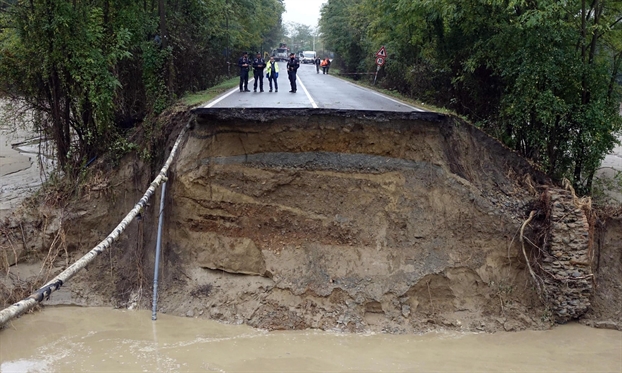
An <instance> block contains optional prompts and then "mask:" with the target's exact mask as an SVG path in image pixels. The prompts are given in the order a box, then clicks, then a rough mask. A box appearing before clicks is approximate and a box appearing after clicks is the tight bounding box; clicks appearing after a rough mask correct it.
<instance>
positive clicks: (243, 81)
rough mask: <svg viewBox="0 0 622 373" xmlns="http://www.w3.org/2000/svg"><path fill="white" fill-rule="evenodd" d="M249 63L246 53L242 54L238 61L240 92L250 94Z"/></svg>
mask: <svg viewBox="0 0 622 373" xmlns="http://www.w3.org/2000/svg"><path fill="white" fill-rule="evenodd" d="M250 63H251V61H250V60H249V59H248V53H246V52H244V53H243V54H242V57H240V59H239V60H238V66H239V67H240V92H250V90H249V89H248V70H249V68H250Z"/></svg>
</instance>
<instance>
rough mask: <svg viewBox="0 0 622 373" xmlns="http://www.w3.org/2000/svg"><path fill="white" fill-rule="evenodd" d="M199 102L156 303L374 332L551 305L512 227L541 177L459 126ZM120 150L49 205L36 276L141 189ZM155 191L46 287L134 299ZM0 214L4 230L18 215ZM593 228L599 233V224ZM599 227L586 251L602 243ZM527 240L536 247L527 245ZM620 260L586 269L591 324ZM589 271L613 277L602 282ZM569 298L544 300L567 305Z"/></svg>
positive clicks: (484, 320)
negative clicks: (90, 181) (51, 251)
mask: <svg viewBox="0 0 622 373" xmlns="http://www.w3.org/2000/svg"><path fill="white" fill-rule="evenodd" d="M196 114H197V121H196V123H195V125H194V128H193V129H192V131H191V132H190V135H189V137H188V139H187V140H186V141H185V143H184V145H183V147H182V150H181V152H180V154H179V155H178V158H177V161H176V163H175V165H174V167H173V168H172V169H171V173H170V180H169V189H168V192H167V201H166V212H165V214H166V219H165V220H166V224H165V226H166V229H165V233H164V238H163V242H164V252H163V255H164V257H163V261H162V277H161V283H160V289H161V290H162V293H161V294H160V297H159V299H160V303H159V305H160V309H161V310H162V311H163V312H168V313H173V314H177V315H185V316H189V317H205V318H213V319H218V320H222V321H225V322H236V323H248V324H250V325H253V326H257V327H262V328H268V329H301V328H322V329H340V330H348V331H364V330H373V331H380V330H382V331H389V332H413V331H415V332H418V331H425V330H430V329H435V328H456V329H463V330H486V331H496V330H519V329H525V328H542V327H547V326H548V325H550V323H551V322H552V321H553V320H554V319H555V318H556V316H555V315H553V313H552V312H553V311H552V309H553V308H552V307H551V304H552V303H551V302H550V301H551V299H548V300H547V299H544V301H543V300H542V299H541V297H540V296H539V295H538V292H537V290H536V285H535V283H534V281H533V279H532V277H531V275H530V273H529V271H528V268H527V265H526V263H527V262H526V261H525V259H524V254H523V250H522V246H521V243H520V240H519V230H520V228H521V225H522V223H523V222H524V221H525V220H526V219H527V217H528V215H529V212H530V211H531V210H533V209H536V210H537V209H538V206H540V205H541V203H540V202H539V200H540V195H542V194H543V193H545V188H541V187H542V186H543V185H545V184H547V183H548V181H547V180H546V178H544V177H543V176H542V175H541V174H540V173H539V172H537V171H536V170H534V169H533V168H532V167H531V166H530V165H529V164H528V163H527V162H526V161H525V160H523V159H521V158H520V157H518V156H517V155H516V154H514V153H512V152H511V151H509V150H507V149H506V148H504V147H503V146H502V145H500V144H499V143H498V142H497V141H495V140H493V139H491V138H490V137H488V136H486V135H485V134H483V133H482V132H481V131H479V130H477V129H475V128H474V127H472V126H470V125H468V124H465V123H463V122H461V121H460V120H457V119H455V118H451V117H446V116H442V115H438V114H431V113H425V114H417V113H413V114H397V113H371V112H344V111H322V110H314V111H309V110H290V111H283V110H278V111H277V110H257V111H254V110H241V111H232V110H214V109H212V110H206V111H198V112H196ZM180 118H181V117H180ZM183 118H184V120H185V119H186V117H183ZM184 124H185V123H184ZM172 141H174V138H173V137H170V138H169V142H172ZM132 164H133V163H132V162H128V163H127V164H126V166H125V167H123V168H122V169H123V170H124V171H122V172H120V173H119V174H118V175H117V176H115V177H114V178H113V179H110V180H108V181H107V188H105V192H100V193H98V194H97V195H90V198H91V199H89V200H88V201H89V203H88V204H86V205H85V206H84V207H82V208H81V209H80V210H78V209H77V208H76V207H73V208H70V209H69V210H70V211H72V213H71V214H70V215H65V216H63V217H62V218H60V221H62V224H63V225H62V226H63V227H64V228H65V230H64V231H63V232H64V233H63V237H64V238H63V239H64V242H66V243H67V245H66V247H67V249H68V250H67V253H66V254H64V253H60V254H59V257H58V258H57V260H56V261H54V263H56V264H54V265H52V266H50V268H52V271H51V273H53V272H54V271H58V270H60V269H61V268H62V267H64V264H63V263H65V262H66V261H68V260H67V259H68V258H67V257H66V256H67V255H68V256H70V257H71V258H70V259H74V258H75V257H77V256H78V254H79V253H82V252H84V251H85V250H87V249H89V248H90V246H88V245H93V244H95V243H97V242H98V240H99V239H101V238H103V237H104V236H105V234H107V232H108V231H109V230H110V229H111V228H112V227H113V226H114V225H116V223H117V222H118V221H119V220H120V219H121V217H122V215H123V214H124V212H126V211H128V210H129V209H130V208H131V206H132V205H133V202H134V201H136V200H137V199H138V196H139V195H140V194H141V192H142V190H144V189H145V186H146V185H147V180H148V179H149V172H148V171H145V168H141V167H139V165H136V164H134V165H133V166H130V165H132ZM128 181H132V182H128ZM111 202H112V203H111ZM158 203H159V201H157V199H156V200H155V201H153V202H152V203H151V206H152V207H151V208H150V209H148V211H146V212H145V214H144V216H143V219H142V220H140V221H136V222H134V223H132V225H131V226H130V227H129V229H128V231H127V232H126V236H125V237H124V239H123V240H122V242H120V243H119V244H118V245H115V248H114V249H113V250H112V251H111V252H110V253H108V254H105V255H103V256H102V257H101V258H99V259H98V260H97V263H95V264H94V265H93V266H91V267H89V269H88V270H87V271H85V272H83V273H82V274H81V275H80V278H78V279H76V280H75V281H73V282H72V283H70V284H67V285H66V286H65V287H64V291H63V292H62V293H61V294H59V296H57V295H56V294H55V295H53V299H52V301H53V302H56V303H76V304H86V305H92V304H110V303H113V304H115V305H119V306H137V305H138V306H147V307H148V305H149V303H150V300H151V294H150V291H151V290H150V289H151V281H152V271H153V249H154V247H155V232H156V228H157V216H156V215H157V211H156V208H155V206H158ZM91 205H92V206H91ZM573 210H574V209H573ZM540 220H542V221H544V218H542V219H540ZM15 221H16V220H15ZM573 222H574V220H573ZM59 224H61V223H59ZM571 224H574V223H571ZM10 225H11V226H12V228H11V229H12V230H9V231H10V232H13V233H11V234H14V233H15V232H16V230H17V227H18V226H19V225H16V223H14V222H13V223H11V224H10ZM531 226H533V227H542V226H543V224H539V225H538V224H535V223H534V224H532V225H530V226H529V227H527V229H526V236H527V237H529V238H530V240H531V241H532V242H534V243H540V242H544V241H546V237H547V236H546V235H545V234H543V232H541V231H539V230H535V231H533V230H531V229H530V227H531ZM573 227H574V225H573ZM608 227H609V228H607V229H605V230H604V231H603V232H605V231H606V232H609V233H603V234H604V236H605V237H613V236H607V234H609V235H611V234H614V233H612V232H614V231H616V230H615V227H614V226H608ZM612 227H613V228H612ZM566 228H567V227H566ZM566 228H564V229H565V230H567V229H566ZM572 229H574V228H571V230H572ZM48 230H49V229H46V230H44V231H45V232H47V231H48ZM58 231H59V230H57V231H56V232H58ZM34 232H35V230H34V229H33V232H32V236H33V237H34V236H36V234H34ZM54 232H55V231H54V230H53V229H52V230H50V232H48V233H47V234H48V238H47V240H48V241H51V240H52V239H53V237H54V234H55V233H54ZM616 232H617V231H616ZM614 235H615V234H614ZM25 236H27V237H30V236H29V235H28V234H26V235H25ZM11 237H13V236H11ZM15 237H16V236H15ZM15 237H14V238H15ZM555 237H558V236H555ZM556 239H557V240H558V241H559V242H562V241H564V240H566V239H567V238H566V236H564V235H563V234H562V236H559V237H558V238H556ZM14 241H15V242H14ZM16 241H19V240H16V239H13V240H12V241H11V242H13V243H12V245H13V246H12V247H13V248H15V247H19V246H20V245H19V243H16ZM22 241H24V243H26V245H28V242H30V241H29V240H28V238H25V239H24V240H22ZM27 241H28V242H27ZM614 241H615V240H613V239H610V241H607V242H608V243H603V245H602V246H603V247H604V248H602V249H601V251H594V250H592V253H594V252H597V253H598V252H600V253H609V254H606V255H616V254H615V252H616V251H615V249H613V248H611V245H612V244H614ZM603 242H604V241H603ZM47 244H49V242H47V241H46V242H40V243H37V245H38V246H41V247H46V245H47ZM37 245H35V246H37ZM528 246H529V245H528ZM540 250H548V249H547V246H546V245H543V246H542V249H540ZM556 250H557V249H556ZM18 251H19V250H18ZM5 252H9V253H10V251H6V250H5ZM24 252H25V253H28V252H30V253H33V252H36V250H35V249H34V248H31V249H27V250H25V251H24ZM618 252H619V250H618ZM525 253H526V254H528V256H529V257H530V258H531V259H532V260H533V262H534V263H537V262H538V260H539V259H538V258H539V256H540V255H539V254H538V249H535V248H534V247H528V248H527V250H526V252H525ZM586 253H587V251H586ZM586 253H581V255H583V256H587V255H588V254H586ZM590 255H592V254H590ZM35 256H36V255H30V256H29V255H25V254H24V255H23V257H24V258H28V257H35ZM39 256H40V255H39ZM560 257H562V259H563V256H560ZM572 258H574V257H572ZM590 258H591V256H590ZM18 259H19V258H18ZM39 259H41V258H39ZM558 259H559V258H558ZM559 260H561V259H559ZM571 260H573V259H568V260H567V262H569V263H570V262H571ZM590 260H591V259H590ZM18 261H19V260H18ZM555 262H556V261H555V260H551V261H549V263H552V264H551V265H554V264H555ZM59 263H60V264H59ZM564 263H566V262H564ZM599 263H600V262H599ZM20 265H26V264H17V265H14V266H13V267H12V268H15V269H17V268H18V267H19V266H20ZM564 265H565V264H564ZM588 267H589V266H588ZM534 268H535V269H536V271H537V267H535V266H534ZM589 268H591V267H589ZM589 268H588V269H589ZM620 268H622V266H621V265H620V262H619V261H618V265H617V266H616V265H615V264H613V263H611V264H610V263H609V262H607V265H603V264H600V265H599V266H597V267H596V271H595V273H596V274H597V278H596V283H597V284H598V286H597V287H596V290H595V295H594V297H593V298H594V299H595V300H594V301H593V303H592V308H591V311H589V313H588V315H589V316H588V317H590V318H591V319H593V320H595V321H594V322H601V321H603V320H613V318H615V312H614V311H613V308H614V306H613V305H612V304H611V303H610V301H609V299H611V297H612V296H613V298H614V299H619V298H620V287H619V281H620V278H622V276H620V274H619V271H620ZM588 269H586V270H585V271H582V272H581V273H580V274H581V276H582V277H585V276H587V277H590V276H591V271H590V270H588ZM564 270H565V272H564V273H569V274H568V277H572V273H573V272H572V271H569V270H568V269H567V268H564ZM616 270H617V271H618V272H615V271H616ZM599 276H604V277H602V278H606V279H607V280H603V281H608V282H607V284H612V287H611V288H610V287H608V286H607V287H606V288H607V290H606V291H605V290H604V289H603V288H602V285H603V283H602V282H601V283H599ZM14 277H15V276H14ZM557 280H559V281H562V282H563V283H565V284H568V281H566V280H567V279H557ZM564 281H565V282H564ZM616 281H617V282H616ZM572 283H574V282H572ZM614 285H615V286H618V287H617V288H616V287H615V286H614ZM573 286H574V285H573ZM599 286H600V287H599ZM588 291H591V287H590V288H589V289H588ZM607 291H613V292H616V293H615V294H617V295H611V294H608V293H607ZM579 292H583V290H580V291H579ZM583 294H587V295H590V294H591V293H589V292H587V293H586V292H583ZM560 297H563V295H560ZM615 297H617V298H615ZM544 298H546V297H544ZM575 301H576V300H575V299H569V300H565V299H562V298H559V299H558V300H557V303H554V304H555V305H556V307H558V308H563V309H565V310H567V309H570V308H572V307H573V305H572V304H571V303H572V302H575ZM577 302H578V303H581V305H585V301H583V300H580V301H577ZM618 304H619V303H618ZM582 312H584V311H582ZM617 317H618V319H619V314H618V316H617ZM612 322H613V323H614V324H615V323H616V321H615V320H613V321H612Z"/></svg>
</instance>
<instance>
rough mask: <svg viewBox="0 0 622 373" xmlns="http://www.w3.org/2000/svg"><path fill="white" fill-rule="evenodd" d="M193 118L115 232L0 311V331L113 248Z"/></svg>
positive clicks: (163, 177) (170, 160)
mask: <svg viewBox="0 0 622 373" xmlns="http://www.w3.org/2000/svg"><path fill="white" fill-rule="evenodd" d="M192 120H193V119H190V121H189V122H188V123H187V124H186V126H185V127H184V128H183V129H182V130H181V132H180V133H179V135H178V136H177V140H176V141H175V145H173V149H171V153H170V154H169V157H168V159H167V160H166V163H164V166H163V167H162V169H161V170H160V173H159V174H158V176H157V177H156V178H155V179H154V180H153V181H152V182H151V184H150V186H149V189H147V191H146V192H145V194H143V197H142V198H141V199H140V201H138V203H137V204H136V205H135V206H134V208H133V209H132V210H131V211H130V212H129V213H128V214H127V215H126V216H125V218H124V219H123V220H122V221H121V222H120V223H119V225H117V226H116V228H115V229H113V230H112V232H111V233H110V234H109V235H108V237H106V238H105V239H104V240H103V241H101V242H100V243H99V244H98V245H97V246H95V247H94V248H93V249H92V250H91V251H89V252H88V253H86V255H84V256H83V257H82V258H80V259H78V260H77V261H76V262H74V263H73V264H72V265H71V266H69V267H68V268H67V269H66V270H64V271H63V272H61V273H60V274H59V275H58V276H56V277H55V278H53V279H52V280H51V281H49V282H48V283H47V284H45V285H43V286H42V287H41V288H39V289H38V290H37V291H35V292H34V293H32V294H31V295H30V296H28V297H27V298H25V299H23V300H21V301H19V302H17V303H14V304H12V305H10V306H9V307H7V308H5V309H3V310H2V311H0V328H1V327H2V326H4V324H6V323H7V322H9V321H10V320H12V319H14V318H16V317H18V316H19V315H21V314H23V313H24V312H27V311H29V310H30V309H32V308H34V307H35V306H36V305H37V303H40V302H41V301H43V300H45V299H49V298H50V295H51V294H52V293H53V292H55V291H57V290H58V289H60V288H61V286H63V284H65V283H67V281H68V280H69V279H71V278H72V277H73V276H75V274H76V273H78V272H79V271H80V270H81V269H83V268H84V267H86V266H87V265H88V264H89V263H91V262H92V261H93V260H94V259H95V258H96V257H97V256H98V255H99V254H101V253H103V252H104V251H105V250H106V249H108V248H110V246H112V243H113V242H115V241H117V240H118V239H119V236H120V235H121V233H123V231H124V230H125V229H126V228H127V226H128V224H129V223H130V222H131V221H132V220H134V218H135V217H136V216H137V215H138V214H139V213H140V212H141V211H142V210H143V208H144V207H145V206H146V205H147V201H149V199H150V198H151V196H152V195H153V193H155V191H156V189H157V188H158V187H159V186H160V184H162V183H163V182H165V181H166V180H167V177H166V173H167V172H168V169H169V167H170V166H171V164H172V163H173V158H175V154H176V153H177V149H178V148H179V144H180V143H181V140H182V139H183V138H184V136H185V134H186V132H188V129H190V127H191V123H192Z"/></svg>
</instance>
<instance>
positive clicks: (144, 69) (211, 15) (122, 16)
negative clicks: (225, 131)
mask: <svg viewBox="0 0 622 373" xmlns="http://www.w3.org/2000/svg"><path fill="white" fill-rule="evenodd" d="M283 11H284V6H283V2H282V0H212V1H204V0H167V1H162V0H91V1H77V0H6V1H3V2H0V25H1V27H0V90H2V92H1V93H2V94H3V95H4V96H5V97H10V98H12V99H14V100H20V101H22V102H25V103H26V104H27V105H28V106H29V107H30V108H31V109H32V111H33V113H34V117H35V118H36V119H37V124H38V125H39V128H40V130H41V131H42V132H43V133H44V134H45V135H46V136H48V137H49V138H51V139H52V140H53V141H54V144H55V147H56V151H57V156H58V160H59V165H60V167H61V168H62V169H63V171H65V173H66V174H67V175H73V174H75V171H76V170H77V169H78V168H79V167H80V165H81V164H83V163H84V162H86V161H87V160H88V159H90V158H92V157H94V156H97V155H101V154H105V153H106V152H108V151H110V150H111V149H112V150H114V149H115V148H118V145H119V144H123V143H124V141H125V140H124V138H123V134H124V133H123V127H127V126H128V123H129V125H132V123H134V122H137V121H140V120H142V119H143V118H145V117H147V116H149V115H155V114H158V113H159V112H160V111H162V110H163V109H164V108H165V107H166V106H167V105H168V104H170V103H171V102H172V101H173V100H174V99H175V98H176V97H178V96H180V95H182V94H184V93H185V92H187V91H194V90H201V89H205V88H207V87H208V86H210V85H213V84H214V83H216V82H218V81H219V80H221V79H222V77H223V76H224V75H226V74H227V62H228V61H226V59H227V55H230V54H231V53H228V52H230V51H239V50H241V49H247V48H249V47H251V46H261V45H262V44H264V39H265V38H267V37H268V38H269V37H272V38H274V35H275V34H277V33H278V32H279V30H280V27H281V15H282V13H283ZM223 15H224V17H223Z"/></svg>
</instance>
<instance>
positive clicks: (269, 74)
mask: <svg viewBox="0 0 622 373" xmlns="http://www.w3.org/2000/svg"><path fill="white" fill-rule="evenodd" d="M278 77H279V64H278V63H277V62H276V61H275V60H274V56H271V57H270V61H268V66H266V78H268V83H270V92H272V82H273V81H274V92H278V91H279V83H277V81H276V80H277V78H278Z"/></svg>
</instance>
